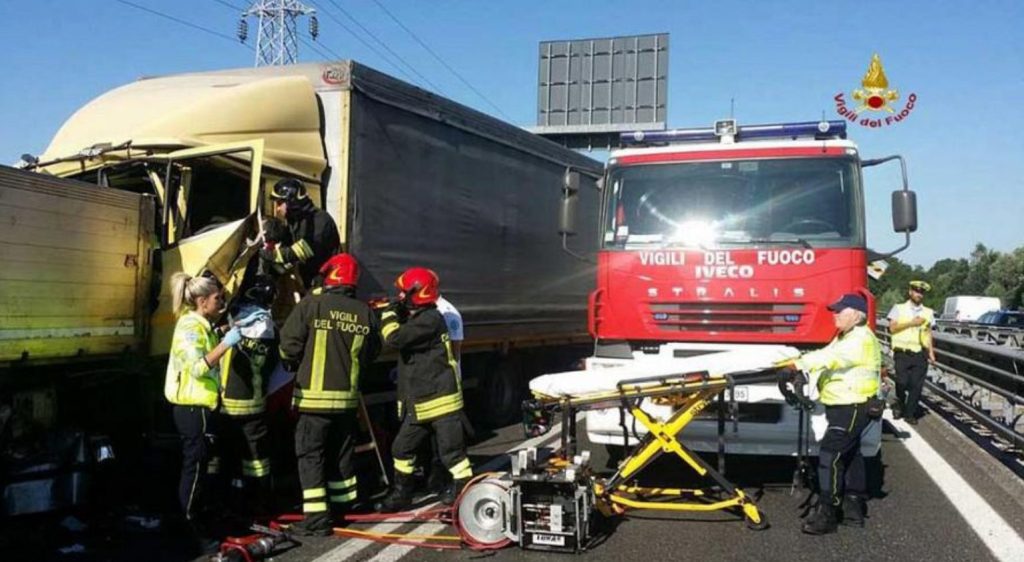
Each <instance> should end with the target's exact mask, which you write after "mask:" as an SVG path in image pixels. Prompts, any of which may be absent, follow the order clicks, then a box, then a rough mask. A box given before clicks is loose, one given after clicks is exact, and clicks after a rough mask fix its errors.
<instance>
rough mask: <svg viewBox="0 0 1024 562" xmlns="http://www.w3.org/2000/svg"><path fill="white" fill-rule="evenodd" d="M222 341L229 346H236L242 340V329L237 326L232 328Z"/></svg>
mask: <svg viewBox="0 0 1024 562" xmlns="http://www.w3.org/2000/svg"><path fill="white" fill-rule="evenodd" d="M220 341H222V342H223V343H224V345H226V346H228V347H235V346H236V345H238V344H239V343H240V342H241V341H242V330H240V329H238V327H237V326H236V327H234V328H231V329H230V330H228V331H227V333H226V334H224V339H222V340H220Z"/></svg>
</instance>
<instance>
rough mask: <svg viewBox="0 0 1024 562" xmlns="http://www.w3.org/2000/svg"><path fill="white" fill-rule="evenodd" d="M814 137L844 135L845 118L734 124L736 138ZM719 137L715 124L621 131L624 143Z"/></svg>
mask: <svg viewBox="0 0 1024 562" xmlns="http://www.w3.org/2000/svg"><path fill="white" fill-rule="evenodd" d="M799 137H813V138H815V139H819V140H820V139H833V138H840V139H845V138H846V121H842V120H838V121H805V122H802V123H775V124H771V125H744V126H742V127H737V130H736V138H735V140H737V141H743V140H751V139H769V138H779V139H782V138H792V139H796V138H799ZM719 138H721V137H720V136H719V135H718V134H716V132H715V128H714V127H709V128H702V129H673V130H671V131H635V132H632V133H622V134H621V135H620V137H619V142H620V143H621V144H623V145H643V144H671V143H677V142H700V141H714V140H718V139H719Z"/></svg>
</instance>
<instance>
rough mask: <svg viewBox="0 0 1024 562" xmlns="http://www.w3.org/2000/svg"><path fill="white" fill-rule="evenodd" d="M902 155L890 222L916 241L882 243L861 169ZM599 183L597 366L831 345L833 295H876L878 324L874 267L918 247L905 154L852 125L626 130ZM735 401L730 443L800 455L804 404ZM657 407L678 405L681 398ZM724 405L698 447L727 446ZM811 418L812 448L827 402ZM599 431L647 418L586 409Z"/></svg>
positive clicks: (747, 393)
mask: <svg viewBox="0 0 1024 562" xmlns="http://www.w3.org/2000/svg"><path fill="white" fill-rule="evenodd" d="M894 161H898V162H899V164H900V170H901V173H902V178H903V187H902V190H897V191H895V192H893V194H892V214H893V228H894V230H895V231H896V232H899V233H903V234H905V236H906V238H905V243H904V244H903V246H902V247H901V248H899V249H897V250H895V251H893V252H890V253H888V254H877V253H875V252H873V251H871V250H868V249H867V248H866V243H865V221H864V214H865V212H864V209H865V203H864V199H865V196H864V187H863V178H862V170H863V169H864V168H866V167H869V166H874V165H878V164H882V163H884V162H894ZM601 190H602V192H603V193H602V209H601V217H602V219H601V220H602V224H601V227H600V236H599V238H600V240H601V247H600V248H599V250H598V252H597V282H596V288H595V290H594V291H593V293H591V294H590V297H589V298H590V301H589V307H588V310H589V329H590V333H591V334H592V336H593V337H594V338H595V340H596V343H595V353H594V355H593V356H592V357H590V358H588V360H587V362H586V363H587V369H588V370H590V369H601V368H606V367H612V366H621V365H626V364H629V363H630V362H651V363H652V364H653V363H664V362H671V361H678V360H679V359H682V358H687V357H692V356H695V355H700V354H705V353H714V352H718V351H724V350H732V349H736V348H748V349H754V347H753V346H763V345H780V344H782V345H788V346H793V347H796V348H798V349H801V350H802V349H811V348H817V347H820V346H822V345H824V344H826V343H828V342H829V341H830V340H831V339H832V337H833V336H834V335H835V327H834V324H833V317H832V313H831V312H829V311H828V310H827V306H828V304H829V303H831V302H835V301H836V300H837V299H838V297H839V296H840V295H842V294H844V293H859V294H861V295H863V296H864V297H865V298H866V299H867V301H868V303H869V307H870V315H869V316H870V318H872V321H873V318H874V316H875V303H874V298H873V296H872V295H871V293H870V292H869V291H868V288H867V266H868V263H869V262H870V261H872V260H874V259H877V258H879V257H887V256H891V255H894V254H896V253H898V252H900V251H902V250H904V249H906V248H907V247H908V246H909V244H910V233H911V232H913V231H914V230H916V228H917V210H916V196H915V194H914V192H913V191H910V190H909V188H908V186H907V179H906V165H905V163H904V160H903V159H902V157H900V156H889V157H885V158H879V159H875V160H862V159H861V157H860V154H859V151H858V149H857V146H856V144H854V143H853V142H851V141H850V140H847V138H846V123H845V122H844V121H822V122H804V123H788V124H775V125H756V126H738V125H737V123H736V122H735V121H734V120H725V121H719V122H716V123H715V125H714V126H713V127H712V128H704V129H684V130H668V131H657V132H648V133H640V132H638V133H624V134H623V135H622V139H621V148H618V149H616V150H613V151H612V152H611V153H610V155H609V159H608V161H607V165H606V173H605V176H604V180H603V183H602V185H601ZM564 193H565V198H564V200H563V205H562V222H561V224H560V227H561V234H562V235H563V245H564V243H565V237H566V236H568V235H569V234H572V233H573V231H574V224H573V222H574V220H573V215H574V213H575V211H574V206H575V201H574V193H575V192H574V188H573V187H572V185H571V182H570V181H567V182H566V189H565V192H564ZM733 404H734V407H733V416H732V417H733V421H734V422H737V423H736V424H735V426H734V429H732V430H727V431H726V432H725V434H724V440H725V451H726V452H727V453H734V454H758V455H794V454H796V452H797V451H796V446H795V443H796V440H795V439H794V436H795V435H796V431H797V427H798V426H797V423H798V422H797V419H798V414H797V412H796V411H795V410H794V409H793V408H790V407H789V406H787V405H786V404H785V402H784V400H783V397H782V395H781V393H780V392H779V390H778V389H777V388H776V387H773V386H771V385H759V386H751V387H745V388H736V389H735V398H734V402H733ZM651 408H652V412H659V411H660V413H661V414H663V415H667V414H668V413H669V412H670V411H671V410H670V409H671V408H672V406H670V405H660V406H651ZM659 409H660V410H659ZM711 410H712V409H711V408H709V409H708V410H707V411H705V412H704V413H703V414H702V416H706V419H701V420H697V421H695V422H694V423H691V424H690V425H689V426H688V428H687V430H686V431H685V432H684V433H683V437H684V439H685V440H686V441H687V444H688V445H689V446H691V447H692V448H694V449H695V450H698V451H708V452H713V451H716V450H718V449H719V431H718V428H719V423H718V420H717V418H718V416H717V414H716V412H714V411H711ZM730 425H733V424H730ZM809 425H810V427H809V429H810V430H811V431H810V433H811V434H812V435H813V439H810V446H809V447H808V452H810V453H811V454H816V443H817V441H818V439H820V438H821V437H822V436H823V434H824V431H825V428H826V423H825V419H824V415H823V410H821V408H820V407H819V410H818V411H817V412H816V413H815V414H814V415H812V416H810V424H809ZM874 426H875V427H873V428H872V429H871V430H870V431H869V433H868V434H867V435H865V438H864V440H863V443H864V445H863V447H864V448H863V452H864V454H865V455H867V456H871V455H874V454H876V453H877V451H878V448H879V444H880V433H881V428H880V424H878V423H876V424H874ZM586 427H587V432H588V434H589V435H588V436H589V438H590V440H591V442H593V443H600V444H605V445H610V446H616V445H618V446H622V445H626V444H628V443H627V442H628V441H629V440H630V439H632V438H633V437H634V436H636V437H637V438H638V437H639V435H640V434H641V433H642V429H643V427H642V426H641V425H640V424H635V423H632V421H631V420H630V419H629V418H628V415H627V416H623V415H622V414H621V413H620V411H619V410H617V409H610V410H601V411H593V412H589V413H588V417H587V420H586ZM633 442H634V443H635V442H636V441H635V440H633Z"/></svg>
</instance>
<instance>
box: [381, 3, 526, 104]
mask: <svg viewBox="0 0 1024 562" xmlns="http://www.w3.org/2000/svg"><path fill="white" fill-rule="evenodd" d="M373 3H374V4H376V5H377V7H379V8H380V9H381V10H383V11H384V13H385V14H387V15H388V17H389V18H391V19H392V20H393V21H394V22H395V23H396V24H398V26H399V27H401V28H402V29H403V30H405V32H406V33H408V34H409V36H410V37H412V38H413V39H415V40H416V42H417V43H419V44H420V46H421V47H423V48H424V49H425V50H426V51H427V52H428V53H430V55H431V56H433V57H434V58H435V59H436V60H437V62H439V63H441V65H442V66H444V67H445V68H447V69H448V72H451V73H452V74H454V75H455V77H456V78H458V79H459V81H460V82H462V83H463V84H465V85H466V87H467V88H469V89H470V90H472V91H473V93H475V94H476V95H478V96H480V99H482V100H484V101H485V102H487V104H488V105H490V106H491V107H492V108H494V110H495V111H497V112H498V114H499V115H501V116H502V117H504V118H505V119H506V120H508V121H511V118H510V117H509V116H508V115H505V112H504V111H502V110H501V108H500V107H498V106H497V105H495V104H494V102H492V101H491V100H490V99H488V98H487V96H485V95H483V93H482V92H480V90H477V89H476V88H474V87H473V85H472V84H470V83H469V81H468V80H466V79H465V78H463V77H462V75H461V74H459V73H458V72H457V71H456V70H455V69H454V68H452V67H451V66H450V65H449V64H448V63H447V62H445V61H444V59H442V58H441V57H440V56H439V55H438V54H437V53H435V52H434V50H433V49H431V48H430V47H429V46H427V44H426V43H424V42H423V40H422V39H420V38H419V36H418V35H416V34H415V33H413V31H412V30H411V29H409V28H408V27H406V26H405V24H403V23H402V22H401V21H399V20H398V18H397V17H395V15H394V14H392V13H391V11H390V10H388V9H387V8H385V7H384V4H381V3H380V1H379V0H373Z"/></svg>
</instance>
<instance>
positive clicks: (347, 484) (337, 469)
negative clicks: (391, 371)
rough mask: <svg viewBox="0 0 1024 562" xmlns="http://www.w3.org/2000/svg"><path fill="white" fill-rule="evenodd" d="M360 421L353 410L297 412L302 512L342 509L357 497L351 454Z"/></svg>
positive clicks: (353, 451) (296, 426)
mask: <svg viewBox="0 0 1024 562" xmlns="http://www.w3.org/2000/svg"><path fill="white" fill-rule="evenodd" d="M358 431H359V425H358V421H357V418H356V411H355V410H345V411H340V412H335V413H328V414H312V413H309V412H300V413H299V420H298V423H297V424H296V425H295V456H296V457H297V458H298V464H299V483H300V484H301V485H302V510H303V512H304V513H310V514H313V513H322V512H326V511H328V510H329V509H330V508H331V507H333V508H334V511H341V510H344V509H345V508H346V507H347V506H349V505H351V504H352V503H353V502H355V500H356V488H357V484H358V482H357V480H356V472H355V464H354V459H353V455H354V454H355V448H356V439H357V438H358Z"/></svg>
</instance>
